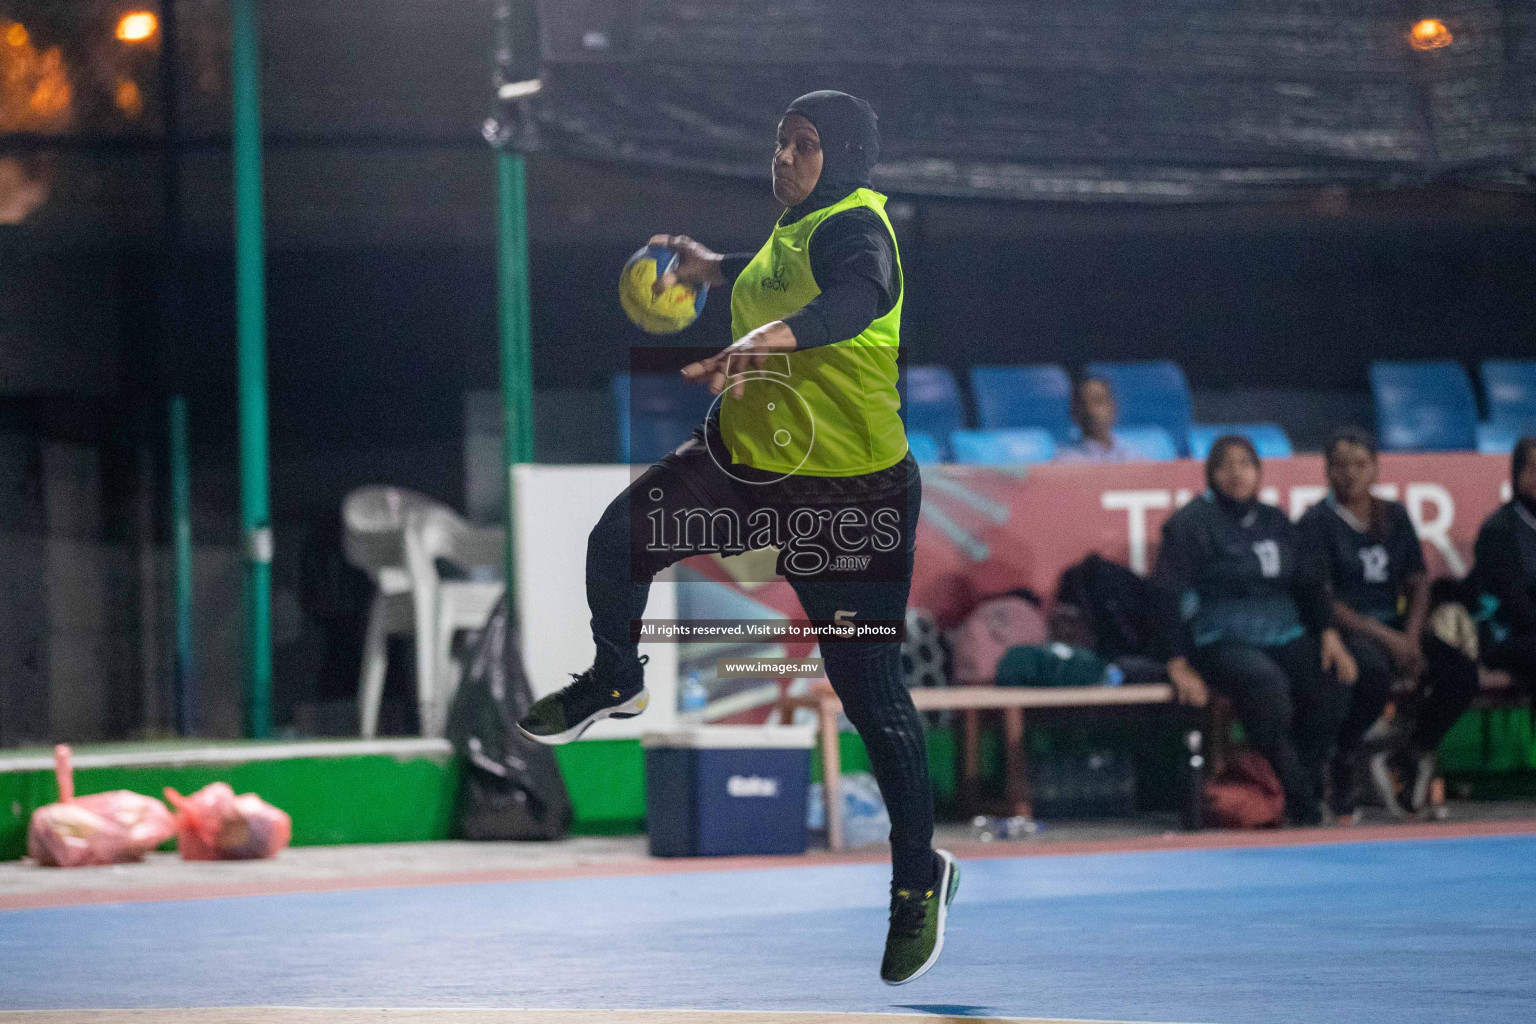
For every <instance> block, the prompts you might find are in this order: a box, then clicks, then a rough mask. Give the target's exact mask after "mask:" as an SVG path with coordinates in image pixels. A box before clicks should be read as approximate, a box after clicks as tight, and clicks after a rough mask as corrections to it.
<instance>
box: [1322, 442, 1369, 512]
mask: <svg viewBox="0 0 1536 1024" xmlns="http://www.w3.org/2000/svg"><path fill="white" fill-rule="evenodd" d="M1376 471H1377V466H1376V456H1374V455H1372V454H1371V452H1370V449H1368V448H1366V447H1364V446H1362V445H1358V444H1353V443H1351V442H1349V441H1341V442H1339V443H1338V444H1336V445H1334V446H1333V451H1332V452H1331V453H1330V454H1329V456H1328V486H1329V487H1331V488H1333V493H1334V496H1335V497H1336V498H1338V499H1339V500H1340V501H1342V502H1344V503H1345V504H1346V505H1347V504H1349V503H1350V502H1352V501H1355V500H1357V499H1358V498H1360V497H1362V496H1363V495H1365V494H1368V493H1370V490H1371V485H1373V484H1374V483H1376Z"/></svg>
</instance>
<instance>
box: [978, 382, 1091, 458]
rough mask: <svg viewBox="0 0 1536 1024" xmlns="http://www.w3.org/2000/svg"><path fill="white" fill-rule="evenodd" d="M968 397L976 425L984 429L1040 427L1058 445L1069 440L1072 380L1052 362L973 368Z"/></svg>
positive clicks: (1070, 433)
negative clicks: (974, 411)
mask: <svg viewBox="0 0 1536 1024" xmlns="http://www.w3.org/2000/svg"><path fill="white" fill-rule="evenodd" d="M971 396H972V397H973V398H975V399H976V425H977V426H979V427H981V428H982V429H984V430H1004V429H1007V428H1009V427H1040V428H1041V429H1043V430H1048V431H1050V432H1051V436H1052V437H1054V438H1055V439H1056V442H1057V443H1058V444H1066V443H1067V442H1069V441H1071V440H1072V437H1073V435H1074V433H1075V432H1076V427H1075V426H1074V424H1073V423H1072V379H1071V378H1070V377H1068V376H1067V371H1066V370H1064V369H1062V368H1061V367H1060V366H1058V365H1056V364H1055V363H1041V364H1038V365H1035V366H973V367H971Z"/></svg>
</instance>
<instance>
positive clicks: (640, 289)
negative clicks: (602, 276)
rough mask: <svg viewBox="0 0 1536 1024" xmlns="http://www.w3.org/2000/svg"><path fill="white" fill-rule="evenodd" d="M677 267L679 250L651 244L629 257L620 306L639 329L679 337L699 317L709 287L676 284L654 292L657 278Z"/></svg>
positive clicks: (624, 273)
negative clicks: (678, 334) (657, 292)
mask: <svg viewBox="0 0 1536 1024" xmlns="http://www.w3.org/2000/svg"><path fill="white" fill-rule="evenodd" d="M676 266H677V251H676V250H674V249H669V248H667V247H666V246H664V245H647V246H646V247H645V248H643V249H641V250H640V251H639V252H637V253H635V254H634V255H633V256H631V257H630V258H629V262H628V263H626V264H624V270H623V272H622V273H620V274H619V305H620V306H622V307H623V308H624V315H625V316H627V317H629V319H630V320H632V321H633V322H634V324H635V326H636V327H638V328H640V329H641V330H642V331H645V332H646V333H648V334H676V333H677V332H678V331H680V330H682V329H683V328H684V327H687V326H688V325H689V324H691V323H693V322H694V321H695V320H697V319H698V318H699V313H700V312H702V311H703V309H704V300H705V298H706V297H707V296H708V295H709V286H708V285H699V286H697V287H695V286H694V285H691V284H675V285H673V286H672V287H670V288H668V289H666V290H665V291H663V292H662V293H661V294H660V295H655V294H653V293H652V291H651V289H652V286H653V285H655V283H656V279H657V278H658V277H661V276H662V275H663V274H665V273H667V272H668V271H670V270H672V269H673V268H675V267H676Z"/></svg>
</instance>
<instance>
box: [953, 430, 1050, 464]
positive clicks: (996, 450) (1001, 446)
mask: <svg viewBox="0 0 1536 1024" xmlns="http://www.w3.org/2000/svg"><path fill="white" fill-rule="evenodd" d="M949 443H950V447H951V448H953V449H954V452H955V461H956V462H961V463H967V464H970V465H973V466H1016V465H1019V464H1020V463H1029V462H1049V461H1051V459H1053V458H1055V456H1056V442H1055V440H1053V439H1052V438H1051V434H1050V431H1047V430H1041V429H1040V428H1039V427H1017V428H1015V429H1013V430H957V431H955V432H954V433H952V434H950V435H949Z"/></svg>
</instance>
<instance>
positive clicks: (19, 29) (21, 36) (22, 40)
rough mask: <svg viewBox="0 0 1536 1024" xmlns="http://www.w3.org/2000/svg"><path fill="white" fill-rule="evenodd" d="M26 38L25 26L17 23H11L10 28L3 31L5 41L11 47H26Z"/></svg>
mask: <svg viewBox="0 0 1536 1024" xmlns="http://www.w3.org/2000/svg"><path fill="white" fill-rule="evenodd" d="M28 38H29V37H28V36H27V26H25V25H23V24H22V23H21V22H19V21H13V22H11V24H10V27H9V28H7V29H6V30H5V41H6V42H8V43H10V44H11V45H12V46H26V45H27V39H28Z"/></svg>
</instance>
